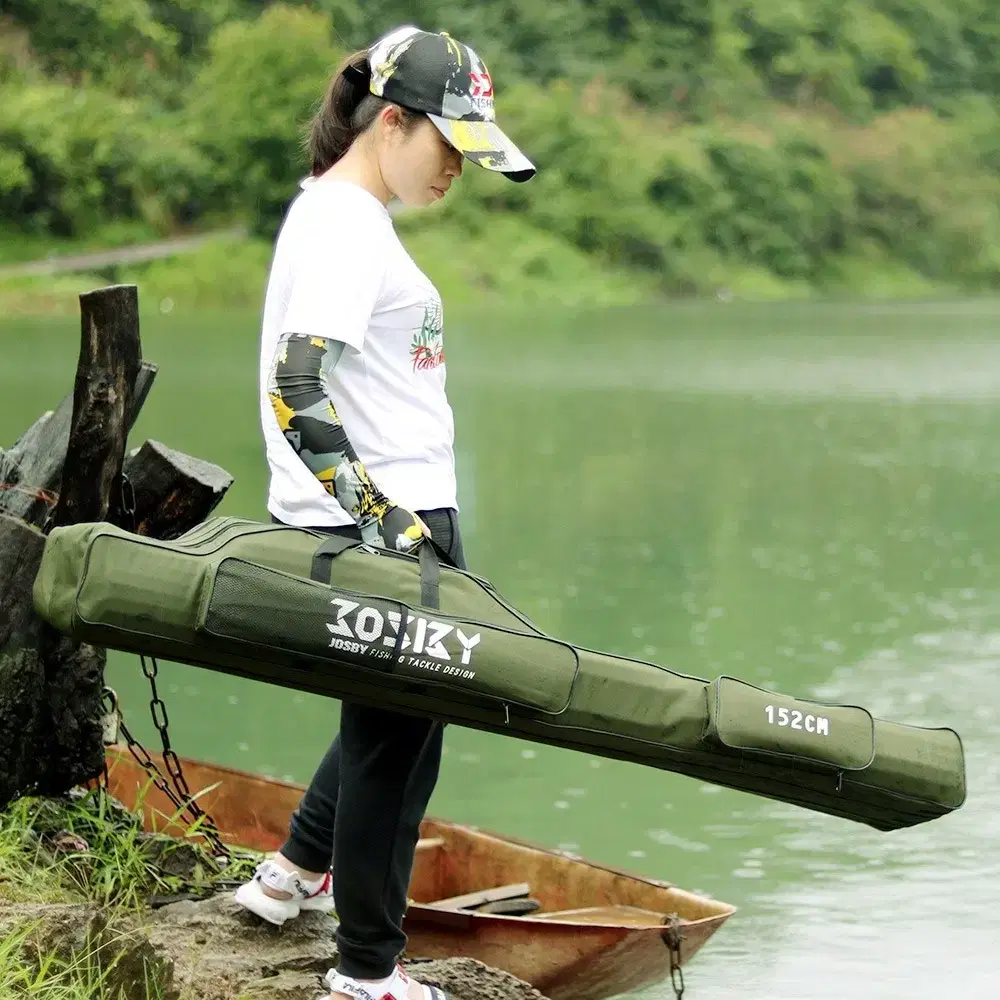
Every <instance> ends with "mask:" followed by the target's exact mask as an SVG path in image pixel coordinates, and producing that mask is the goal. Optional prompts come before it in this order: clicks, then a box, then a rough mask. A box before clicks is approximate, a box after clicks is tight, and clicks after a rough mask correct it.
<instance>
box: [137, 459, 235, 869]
mask: <svg viewBox="0 0 1000 1000" xmlns="http://www.w3.org/2000/svg"><path fill="white" fill-rule="evenodd" d="M121 494H122V513H123V514H124V515H125V517H126V518H127V520H128V523H130V525H131V530H132V531H133V532H134V531H135V529H136V523H135V488H134V487H133V485H132V483H131V481H130V480H129V478H128V476H127V475H125V473H124V472H123V473H122V474H121ZM139 661H140V663H141V664H142V672H143V674H145V676H146V679H147V680H148V681H149V688H150V691H151V692H152V694H153V697H152V699H151V701H150V703H149V711H150V714H151V715H152V717H153V725H154V726H155V727H156V730H157V732H158V733H159V734H160V742H161V743H162V744H163V764H164V767H166V769H167V774H169V775H170V779H171V781H172V782H173V785H174V787H173V789H171V787H170V785H169V784H167V780H166V778H164V776H163V773H162V772H161V771H160V769H159V768H158V767H157V766H156V762H155V761H154V760H153V759H152V757H150V756H149V753H148V751H147V750H146V748H145V747H144V746H143V745H142V744H141V743H140V742H139V741H138V740H137V739H136V738H135V737H134V736H133V735H132V734H131V733H130V732H129V729H128V727H127V726H126V725H125V720H124V719H121V723H120V725H121V731H122V735H123V736H124V737H125V742H126V743H127V745H128V748H129V752H130V753H131V754H132V756H133V757H134V758H135V759H136V761H137V762H138V763H139V765H140V766H141V767H142V768H143V769H144V770H145V771H146V773H147V774H148V775H149V776H150V778H152V780H153V784H154V785H155V786H156V787H157V788H158V789H159V790H160V791H161V792H163V794H164V795H166V796H167V798H168V799H169V800H170V801H171V802H172V803H173V805H174V806H175V808H176V809H177V810H178V811H179V812H181V813H185V812H186V813H187V814H188V815H189V816H190V817H191V819H192V820H193V821H194V823H195V824H196V825H198V824H200V825H199V830H200V831H201V832H202V834H203V836H204V837H205V840H207V841H208V843H209V845H210V846H211V848H212V851H213V852H214V853H215V855H216V856H217V857H222V858H225V859H226V860H227V861H228V860H229V858H230V852H229V848H227V847H226V845H225V844H223V842H222V838H221V837H220V836H219V828H218V827H217V826H216V825H215V820H213V819H212V817H211V816H210V815H209V814H208V813H207V812H205V810H204V809H202V808H201V806H199V805H198V803H197V802H195V800H194V799H193V798H192V797H191V789H190V788H189V787H188V783H187V779H186V778H185V777H184V769H183V767H181V761H180V758H179V757H178V756H177V754H176V753H175V752H174V750H173V748H172V747H171V746H170V734H169V732H168V731H167V727H168V725H169V722H170V720H169V718H168V717H167V706H166V704H165V703H164V701H163V699H162V698H161V697H160V695H159V692H158V691H157V689H156V675H157V670H158V666H157V663H156V659H155V657H152V656H150V657H149V662H148V664H147V662H146V657H145V656H142V655H140V656H139Z"/></svg>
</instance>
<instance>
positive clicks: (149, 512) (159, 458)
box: [115, 441, 233, 538]
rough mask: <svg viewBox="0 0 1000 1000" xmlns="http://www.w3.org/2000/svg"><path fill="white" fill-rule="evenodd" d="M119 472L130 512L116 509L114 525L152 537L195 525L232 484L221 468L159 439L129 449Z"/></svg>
mask: <svg viewBox="0 0 1000 1000" xmlns="http://www.w3.org/2000/svg"><path fill="white" fill-rule="evenodd" d="M123 471H124V476H125V480H126V482H127V484H128V488H127V489H126V493H127V492H128V489H130V490H131V493H132V498H134V504H135V512H134V515H133V516H132V517H129V516H128V514H127V512H126V511H124V510H122V511H116V514H115V521H116V523H118V524H121V525H122V526H123V527H125V528H128V529H129V530H130V531H134V532H135V533H136V534H137V535H148V536H149V537H151V538H176V537H177V536H178V535H181V534H183V533H184V532H185V531H187V530H188V529H189V528H191V527H193V526H194V525H196V524H200V523H201V522H202V521H204V520H205V518H206V517H208V515H209V514H211V512H212V511H213V510H215V508H216V507H217V506H218V505H219V503H220V502H221V501H222V498H223V497H224V496H225V494H226V491H227V490H228V489H229V487H230V486H232V484H233V477H232V476H231V475H230V474H229V473H228V472H226V470H225V469H222V468H220V467H219V466H218V465H213V464H212V463H211V462H204V461H202V460H201V459H199V458H192V457H191V456H190V455H185V454H183V453H182V452H179V451H174V449H172V448H168V447H167V446H166V445H164V444H161V443H160V442H159V441H147V442H145V444H143V446H142V447H141V448H138V449H137V450H135V451H133V452H132V453H131V454H130V455H129V456H128V458H126V460H125V467H124V470H123ZM130 520H131V521H132V522H133V523H129V521H130Z"/></svg>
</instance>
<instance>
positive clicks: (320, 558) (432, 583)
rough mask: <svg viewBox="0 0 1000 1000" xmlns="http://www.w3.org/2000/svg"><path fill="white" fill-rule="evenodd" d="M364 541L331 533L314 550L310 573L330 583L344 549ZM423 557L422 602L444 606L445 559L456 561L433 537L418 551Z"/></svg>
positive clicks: (422, 544)
mask: <svg viewBox="0 0 1000 1000" xmlns="http://www.w3.org/2000/svg"><path fill="white" fill-rule="evenodd" d="M360 545H361V542H359V541H358V540H357V539H355V538H349V537H347V536H344V535H330V536H329V537H327V538H325V539H324V540H323V542H322V544H321V545H320V546H319V548H318V549H316V551H315V552H314V553H313V559H312V567H311V568H310V570H309V576H310V577H311V578H312V579H313V580H315V581H316V582H317V583H325V584H327V585H328V586H329V584H330V577H331V576H332V575H333V560H334V558H335V557H336V556H339V555H340V553H341V552H346V551H347V550H348V549H352V548H358V547H359V546H360ZM417 555H418V558H419V559H420V603H421V604H422V605H423V606H424V607H425V608H435V609H440V607H441V588H440V584H441V563H442V562H444V563H445V564H446V565H449V566H450V565H452V561H451V559H450V558H449V557H448V554H447V553H446V552H443V551H442V550H441V548H440V547H439V546H438V545H436V544H435V543H434V542H433V541H431V539H429V538H425V539H424V540H423V541H422V542H421V544H420V548H419V549H418V551H417Z"/></svg>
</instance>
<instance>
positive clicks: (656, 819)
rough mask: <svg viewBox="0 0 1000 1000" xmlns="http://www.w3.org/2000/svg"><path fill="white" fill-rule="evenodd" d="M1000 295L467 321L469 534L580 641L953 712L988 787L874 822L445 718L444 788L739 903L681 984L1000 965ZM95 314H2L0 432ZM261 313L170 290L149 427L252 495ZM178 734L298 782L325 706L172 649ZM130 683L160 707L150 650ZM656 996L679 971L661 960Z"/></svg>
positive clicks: (33, 411) (933, 985)
mask: <svg viewBox="0 0 1000 1000" xmlns="http://www.w3.org/2000/svg"><path fill="white" fill-rule="evenodd" d="M998 322H1000V303H997V302H993V301H963V302H948V303H920V304H902V305H899V304H894V305H888V304H866V305H851V304H825V305H815V304H814V305H805V304H797V305H779V306H775V305H737V304H729V305H725V304H698V305H692V304H681V305H676V306H669V307H663V308H652V307H651V308H644V309H631V310H617V311H611V312H602V313H597V314H594V313H590V314H587V315H581V314H573V313H566V312H563V313H553V314H549V315H537V314H536V315H531V314H528V313H523V312H522V313H515V312H513V311H512V312H511V313H510V314H509V315H508V314H504V315H491V316H488V317H484V318H481V319H480V320H479V321H477V322H475V323H471V322H467V321H466V322H458V323H455V324H453V325H452V327H451V329H450V330H449V332H448V334H447V337H448V339H447V347H448V357H449V391H450V394H451V396H452V400H453V403H454V406H455V410H456V419H457V427H458V451H459V474H460V481H461V502H462V506H463V513H462V518H463V526H464V531H465V535H466V549H467V554H468V556H469V559H470V563H471V564H472V565H473V567H474V568H475V569H477V570H478V571H479V572H482V573H483V574H484V575H486V576H488V577H489V578H490V579H491V580H493V582H494V583H495V584H496V585H497V586H498V587H499V589H500V590H501V592H503V593H504V594H505V595H506V596H508V597H509V598H510V599H511V600H512V601H513V602H514V603H515V604H517V605H518V606H520V607H521V608H522V609H523V610H524V611H525V612H527V613H528V614H529V615H530V616H531V617H533V618H534V619H535V620H536V621H537V622H538V623H539V624H540V625H541V626H542V627H543V628H545V629H547V630H548V631H550V632H552V633H555V634H557V635H560V636H564V637H566V638H568V639H571V640H573V641H576V642H578V643H580V644H582V645H588V646H591V647H596V648H603V649H606V650H608V651H613V652H617V653H622V654H625V655H634V656H638V657H642V658H647V659H654V660H656V661H658V662H661V663H663V664H665V665H667V666H670V667H672V668H674V669H678V670H681V671H684V672H689V673H693V674H697V675H700V676H704V677H711V676H714V675H716V674H719V673H728V674H732V675H736V676H738V677H742V678H744V679H746V680H748V681H752V682H754V683H756V684H759V685H762V686H773V687H774V688H776V689H778V690H781V691H782V692H784V693H787V694H792V695H799V696H803V697H808V698H815V699H820V700H825V701H831V702H841V701H843V702H848V703H859V704H862V705H865V706H866V707H868V708H870V709H871V710H872V711H873V712H874V713H875V714H876V715H878V716H881V717H883V718H888V719H892V720H894V721H900V722H909V723H916V724H925V725H931V726H939V725H944V726H952V727H954V728H955V729H957V730H958V731H959V733H960V734H961V736H962V738H963V740H964V743H965V748H966V754H967V764H968V782H969V798H968V802H967V803H966V805H965V806H964V807H963V808H962V809H961V810H959V811H958V812H957V813H955V814H953V815H951V816H949V817H946V818H944V819H940V820H936V821H934V822H932V823H929V824H925V825H923V826H920V827H917V828H916V829H911V830H905V831H899V832H896V833H891V834H882V833H878V832H876V831H873V830H870V829H868V828H867V827H864V826H861V825H858V824H854V823H850V822H847V821H843V820H837V819H832V818H829V817H825V816H820V815H817V814H813V813H810V812H806V811H804V810H802V809H798V808H795V807H791V806H783V805H780V804H777V803H772V802H769V801H766V800H763V799H759V798H755V797H751V796H749V795H744V794H741V793H737V792H732V791H728V790H723V789H719V788H716V787H714V786H710V785H705V784H702V783H700V782H697V781H693V780H691V779H688V778H684V777H681V776H677V775H671V774H667V773H665V772H660V771H655V770H652V769H646V768H642V767H639V766H636V765H628V764H624V763H621V762H613V761H609V760H603V759H600V758H598V757H591V756H588V755H584V754H578V753H573V752H570V751H563V750H558V749H555V748H551V747H545V746H539V745H534V744H529V743H527V742H522V741H519V740H514V739H510V738H504V737H500V736H493V735H487V734H483V733H479V732H474V731H470V730H463V729H460V728H458V727H450V728H449V730H448V735H447V740H446V742H447V750H446V756H445V761H444V768H443V773H442V777H441V782H440V785H439V787H438V790H437V792H436V794H435V797H434V800H433V802H432V807H431V810H432V812H434V813H436V814H438V815H442V816H446V817H449V818H452V819H455V820H459V821H463V822H469V823H474V824H478V825H481V826H483V827H487V828H493V829H496V830H498V831H500V832H504V833H508V834H512V835H516V836H519V837H523V838H527V839H530V840H534V841H536V842H540V843H543V844H546V845H549V846H552V847H561V848H564V849H568V850H572V851H576V852H579V853H581V854H583V855H585V856H587V857H589V858H592V859H595V860H599V861H603V862H606V863H610V864H614V865H619V866H622V867H627V868H630V869H633V870H635V871H638V872H642V873H645V874H648V875H652V876H655V877H657V878H663V879H667V880H670V881H673V882H676V883H677V884H679V885H681V886H683V887H685V888H690V889H693V890H695V891H699V892H703V893H707V894H710V895H713V896H716V897H718V898H720V899H724V900H726V901H727V902H730V903H733V904H735V905H737V906H738V907H739V912H738V913H737V914H736V915H735V916H734V917H733V918H732V919H731V920H730V922H729V923H728V924H727V925H726V926H725V927H724V928H723V929H722V930H721V931H719V932H718V934H717V935H716V936H715V937H714V938H713V939H712V940H711V941H710V942H709V944H708V945H707V946H706V948H705V949H704V950H703V951H702V952H701V953H700V954H699V956H698V957H697V958H696V959H695V960H694V961H693V962H692V964H691V965H690V966H689V968H688V970H687V983H688V992H687V993H686V997H688V998H691V1000H699V998H701V1000H709V998H711V1000H727V998H741V1000H742V998H746V1000H751V998H753V1000H779V998H781V1000H792V998H795V1000H797V998H817V1000H820V998H831V1000H832V998H838V1000H839V998H843V997H846V996H855V997H860V998H864V1000H921V998H928V1000H930V998H938V997H949V998H952V997H954V998H960V1000H979V998H984V1000H985V998H988V997H995V996H1000V957H998V947H997V945H998V943H1000V816H998V807H1000V707H998V706H1000V562H998V558H997V557H998V553H1000V489H998V483H1000V338H998V336H997V330H998ZM77 336H78V333H77V330H76V327H75V325H74V324H73V323H60V322H57V323H51V322H49V323H41V322H35V321H33V322H30V323H29V322H24V321H22V322H19V323H17V324H10V323H8V324H5V325H2V326H0V348H2V350H0V363H2V370H0V390H2V392H3V395H2V396H0V398H2V399H3V400H4V402H3V404H0V411H2V412H0V443H9V442H10V441H11V440H12V439H13V437H15V436H16V434H17V433H18V432H19V431H20V430H21V429H23V427H24V426H26V425H27V424H28V423H29V422H30V421H31V420H32V419H34V417H35V416H36V415H38V414H39V413H40V412H41V411H42V410H44V409H45V408H48V407H51V406H52V405H54V403H55V402H56V401H57V400H58V398H59V397H60V396H61V395H62V394H63V393H65V392H67V391H69V389H70V388H71V385H72V382H71V373H72V369H73V366H74V364H75V355H76V349H77ZM256 336H257V331H256V318H255V317H254V316H225V317H220V316H202V317H195V318H190V317H188V318H184V317H180V316H170V317H158V316H154V317H152V318H151V319H149V320H147V321H145V323H144V329H143V342H144V347H145V354H146V356H147V357H149V358H150V359H152V360H154V361H157V362H159V363H160V365H161V374H160V376H159V379H158V383H157V385H156V386H155V387H154V390H153V393H152V395H151V397H150V399H149V402H148V403H147V407H146V410H145V411H144V414H143V417H142V419H141V421H140V423H139V426H138V427H137V428H136V431H135V434H134V435H133V443H134V444H138V443H140V442H141V440H143V438H144V437H154V438H157V439H159V440H162V441H164V442H165V443H167V444H169V445H171V446H173V447H177V448H181V449H182V450H186V451H189V452H190V453H192V454H195V455H198V456H200V457H202V458H206V459H209V460H212V461H215V462H218V463H219V464H221V465H223V466H225V467H226V468H228V469H229V470H230V471H231V472H232V473H233V474H234V475H236V477H237V484H236V486H234V488H233V490H232V491H231V494H230V496H229V498H228V499H227V500H226V502H225V504H224V506H223V507H222V508H221V511H222V512H224V513H233V514H240V515H244V516H251V517H262V516H263V489H264V471H263V467H262V457H261V451H260V444H259V439H258V429H257V415H256V397H255V374H254V365H255V362H256ZM161 673H162V675H163V680H162V682H161V691H162V692H163V693H164V695H165V697H166V698H167V702H168V706H169V711H170V719H171V732H172V737H173V742H174V746H175V748H176V749H177V750H178V752H180V753H184V754H188V755H190V756H196V757H204V758H209V759H213V760H215V761H218V762H222V763H225V764H230V765H233V766H237V767H241V768H245V769H248V770H254V771H259V772H262V773H265V774H270V775H276V776H279V777H289V778H292V779H294V780H298V781H303V782H304V781H307V780H308V779H309V777H310V774H311V771H312V768H313V767H314V765H315V763H316V762H317V761H318V759H319V757H320V756H321V754H322V752H323V750H324V749H325V747H326V745H327V743H328V741H329V739H330V738H331V737H332V735H333V734H334V732H335V730H336V719H337V709H336V703H335V702H332V701H328V700H325V699H321V698H317V697H311V696H307V695H302V694H297V693H295V692H291V691H283V690H280V689H277V688H271V687H266V686H263V685H259V684H254V683H250V682H245V681H239V680H235V679H232V678H229V677H226V676H223V675H217V674H213V673H211V672H209V671H205V670H200V669H196V668H189V667H180V666H176V665H173V664H162V665H161ZM110 680H111V682H112V683H113V684H114V685H115V686H116V687H117V689H118V690H119V692H120V694H121V696H122V700H123V704H124V707H125V710H126V714H127V718H128V719H129V722H130V724H132V725H133V728H134V729H135V730H137V731H138V732H139V733H140V734H141V735H142V736H143V737H147V738H148V737H149V736H150V735H151V727H150V726H149V725H148V715H147V708H146V706H147V701H148V698H147V696H146V690H145V689H144V687H143V681H142V678H141V675H140V674H139V671H138V664H137V662H136V661H135V660H134V659H133V658H131V657H125V656H115V657H113V662H112V667H111V670H110ZM648 996H649V1000H653V998H656V1000H661V998H662V1000H667V997H669V996H670V992H669V988H668V987H667V988H663V989H659V990H656V991H652V992H651V993H650V994H649V995H648Z"/></svg>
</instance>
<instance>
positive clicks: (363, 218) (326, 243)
mask: <svg viewBox="0 0 1000 1000" xmlns="http://www.w3.org/2000/svg"><path fill="white" fill-rule="evenodd" d="M285 333H303V334H308V335H311V336H316V337H327V338H330V339H332V340H338V341H341V342H342V343H344V344H345V345H346V347H345V348H344V352H343V354H342V356H341V358H340V360H339V361H338V362H337V364H336V366H335V367H334V369H333V371H332V373H331V375H330V378H329V379H328V381H327V384H326V388H327V392H328V394H329V396H330V399H331V400H332V401H333V405H334V407H335V408H336V410H337V414H338V415H339V416H340V419H341V420H342V421H343V424H344V430H345V431H346V432H347V437H348V439H349V440H350V442H351V444H353V445H354V448H355V450H356V451H357V453H358V458H359V459H360V460H361V461H362V463H364V465H365V468H366V469H367V470H368V472H369V474H370V475H371V477H372V479H373V480H374V482H375V484H376V485H377V486H378V487H379V489H381V490H382V492H383V493H384V494H385V495H386V497H388V498H389V500H391V501H392V502H393V503H396V504H399V505H400V506H402V507H405V508H407V509H408V510H413V511H416V510H431V509H434V508H437V507H456V508H457V506H458V504H457V499H456V493H457V490H456V482H455V455H454V436H455V432H454V420H453V416H452V411H451V406H450V405H449V404H448V399H447V397H446V395H445V364H444V348H443V340H442V337H443V331H442V309H441V297H440V296H439V295H438V293H437V290H436V289H435V287H434V285H433V284H432V283H431V282H430V280H429V279H428V278H427V277H426V276H425V275H424V274H423V272H422V271H421V270H420V269H419V268H418V267H417V265H416V264H415V263H414V261H413V259H412V258H411V257H410V255H409V254H408V253H407V252H406V250H405V249H404V247H403V245H402V243H400V241H399V238H398V236H397V235H396V231H395V229H394V228H393V224H392V219H391V217H390V215H389V213H388V211H387V210H386V208H385V207H384V206H383V205H382V203H381V202H380V201H379V200H378V199H377V198H375V197H374V196H373V195H371V194H369V193H368V192H367V191H365V190H364V189H363V188H361V187H358V186H357V185H355V184H350V183H347V182H343V181H330V180H323V181H315V180H313V179H312V178H308V179H307V180H305V181H303V183H302V191H301V192H300V193H299V195H298V197H296V199H295V201H294V202H293V203H292V205H291V207H290V208H289V210H288V214H287V216H286V218H285V221H284V223H283V225H282V227H281V232H280V233H279V234H278V239H277V243H276V245H275V250H274V257H273V260H272V262H271V273H270V277H269V279H268V285H267V296H266V299H265V302H264V314H263V323H262V330H261V343H260V416H261V423H262V425H263V430H264V441H265V445H266V450H267V461H268V464H269V466H270V470H271V480H270V487H269V492H268V502H267V509H268V510H269V511H270V512H271V513H272V514H273V515H274V516H275V517H277V518H279V519H280V520H282V521H284V522H286V523H288V524H294V525H297V526H300V527H306V526H310V525H337V524H353V523H354V520H353V518H352V517H351V516H350V514H348V513H347V511H345V510H344V509H343V508H342V507H341V506H340V504H339V503H337V501H336V500H335V499H334V498H333V497H331V496H330V495H329V494H328V493H327V492H326V491H325V490H324V489H323V487H322V486H321V485H320V483H319V481H318V480H317V479H316V477H315V476H314V475H313V474H312V472H310V471H309V469H308V467H307V466H306V465H305V463H304V462H303V461H302V459H300V458H299V456H298V455H297V454H296V453H295V451H294V450H293V448H292V446H291V445H290V444H289V443H288V441H286V440H285V436H284V434H283V433H282V431H281V428H280V427H279V426H278V420H277V417H276V416H275V414H274V410H273V409H272V407H271V402H270V400H269V399H268V395H267V386H268V380H269V377H270V374H271V369H272V365H273V364H274V362H275V353H276V348H277V346H278V343H279V341H280V339H281V336H282V335H283V334H285Z"/></svg>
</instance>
